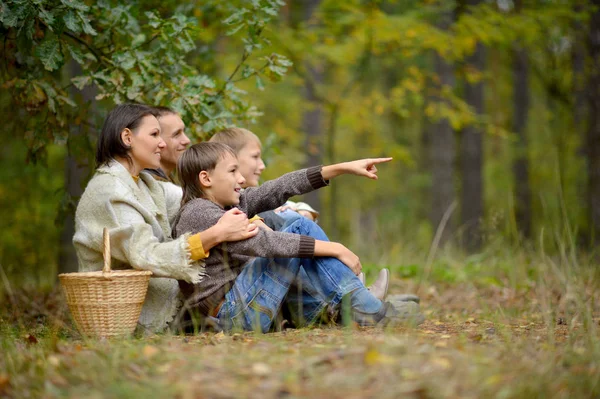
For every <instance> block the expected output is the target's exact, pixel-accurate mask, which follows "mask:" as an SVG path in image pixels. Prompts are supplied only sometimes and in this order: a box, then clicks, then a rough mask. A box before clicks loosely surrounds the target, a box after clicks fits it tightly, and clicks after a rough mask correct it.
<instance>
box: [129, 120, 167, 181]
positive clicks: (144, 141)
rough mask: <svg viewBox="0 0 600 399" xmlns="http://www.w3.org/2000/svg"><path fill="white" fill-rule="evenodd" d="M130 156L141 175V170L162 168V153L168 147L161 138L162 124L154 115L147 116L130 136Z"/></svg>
mask: <svg viewBox="0 0 600 399" xmlns="http://www.w3.org/2000/svg"><path fill="white" fill-rule="evenodd" d="M126 144H129V146H130V147H131V149H130V150H129V156H130V157H131V159H132V160H133V163H134V165H135V167H136V169H137V172H138V173H139V172H140V171H141V170H143V169H146V168H149V169H158V168H160V153H161V151H162V150H163V149H164V148H165V147H166V144H165V141H164V140H163V139H162V138H161V137H160V124H159V123H158V120H157V119H156V118H155V117H154V116H152V115H146V116H144V117H143V118H142V120H141V121H140V124H139V125H138V127H137V128H135V129H134V131H133V132H132V134H131V135H130V136H129V143H127V141H126Z"/></svg>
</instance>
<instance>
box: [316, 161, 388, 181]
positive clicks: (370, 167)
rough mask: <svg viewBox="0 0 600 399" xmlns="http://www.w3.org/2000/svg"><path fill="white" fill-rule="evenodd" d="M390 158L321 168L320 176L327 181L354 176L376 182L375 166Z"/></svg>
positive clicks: (343, 163)
mask: <svg viewBox="0 0 600 399" xmlns="http://www.w3.org/2000/svg"><path fill="white" fill-rule="evenodd" d="M391 160H392V158H367V159H359V160H357V161H350V162H342V163H336V164H334V165H328V166H323V168H322V169H321V176H323V179H325V180H329V179H333V178H334V177H337V176H339V175H343V174H351V175H356V176H365V177H368V178H369V179H373V180H377V167H376V166H375V165H377V164H379V163H383V162H389V161H391Z"/></svg>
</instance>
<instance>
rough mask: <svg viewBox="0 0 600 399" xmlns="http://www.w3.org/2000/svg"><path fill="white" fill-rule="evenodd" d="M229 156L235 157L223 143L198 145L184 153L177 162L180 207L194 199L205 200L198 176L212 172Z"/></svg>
mask: <svg viewBox="0 0 600 399" xmlns="http://www.w3.org/2000/svg"><path fill="white" fill-rule="evenodd" d="M227 154H229V155H231V156H233V157H235V156H236V155H235V152H234V151H233V150H232V149H231V147H229V146H228V145H226V144H223V143H208V142H203V143H198V144H194V145H193V146H191V147H190V148H188V149H187V150H185V151H184V153H183V154H181V157H180V158H179V161H178V162H177V176H179V180H180V181H181V186H182V188H183V197H182V198H181V206H183V205H185V204H186V203H187V202H189V201H191V200H193V199H195V198H205V193H204V191H202V186H201V185H200V180H199V178H198V175H199V174H200V172H202V171H203V170H205V171H207V172H209V171H211V170H214V169H215V167H216V166H217V163H218V162H219V161H220V160H222V159H223V158H225V156H226V155H227Z"/></svg>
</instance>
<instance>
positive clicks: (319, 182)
mask: <svg viewBox="0 0 600 399" xmlns="http://www.w3.org/2000/svg"><path fill="white" fill-rule="evenodd" d="M321 169H323V166H322V165H319V166H313V167H310V168H308V169H306V177H307V178H308V181H309V182H310V185H311V186H312V188H314V189H315V190H316V189H318V188H321V187H325V186H328V185H329V180H325V179H323V175H322V174H321Z"/></svg>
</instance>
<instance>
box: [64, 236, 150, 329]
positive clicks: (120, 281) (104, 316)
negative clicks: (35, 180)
mask: <svg viewBox="0 0 600 399" xmlns="http://www.w3.org/2000/svg"><path fill="white" fill-rule="evenodd" d="M110 260H111V259H110V239H109V235H108V229H104V269H103V270H102V271H97V272H85V273H63V274H59V276H58V277H59V279H60V282H61V286H62V288H63V292H64V293H65V297H66V299H67V304H68V305H69V309H70V311H71V315H72V316H73V319H74V320H75V324H76V325H77V328H78V329H79V332H80V333H81V334H83V335H86V336H88V337H117V336H126V335H130V334H132V333H133V331H134V330H135V327H136V326H137V322H138V319H139V318H140V313H141V311H142V305H143V304H144V300H145V299H146V292H147V291H148V281H149V280H150V276H151V275H152V272H150V271H143V270H114V271H113V270H111V268H110Z"/></svg>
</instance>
